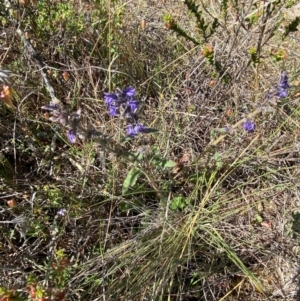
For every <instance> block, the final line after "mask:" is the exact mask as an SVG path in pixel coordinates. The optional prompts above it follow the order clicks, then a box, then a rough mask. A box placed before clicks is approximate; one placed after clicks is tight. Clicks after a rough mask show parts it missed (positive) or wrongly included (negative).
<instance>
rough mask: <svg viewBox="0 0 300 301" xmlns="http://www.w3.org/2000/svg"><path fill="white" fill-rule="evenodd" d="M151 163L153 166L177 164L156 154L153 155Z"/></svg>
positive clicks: (164, 166) (169, 166)
mask: <svg viewBox="0 0 300 301" xmlns="http://www.w3.org/2000/svg"><path fill="white" fill-rule="evenodd" d="M151 163H152V164H153V165H155V166H159V167H162V168H173V167H174V166H176V165H177V163H176V162H175V161H173V160H169V159H166V158H161V157H158V156H155V157H153V158H152V161H151Z"/></svg>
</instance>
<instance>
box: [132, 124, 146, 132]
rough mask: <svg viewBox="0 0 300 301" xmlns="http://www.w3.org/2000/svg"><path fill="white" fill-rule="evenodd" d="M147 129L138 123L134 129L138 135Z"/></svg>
mask: <svg viewBox="0 0 300 301" xmlns="http://www.w3.org/2000/svg"><path fill="white" fill-rule="evenodd" d="M145 129H146V127H145V126H144V125H142V124H141V123H137V124H136V126H135V127H134V130H135V132H136V133H142V132H143V131H144V130H145Z"/></svg>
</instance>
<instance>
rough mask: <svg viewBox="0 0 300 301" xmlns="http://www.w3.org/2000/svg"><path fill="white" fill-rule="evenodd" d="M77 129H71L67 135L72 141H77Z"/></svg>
mask: <svg viewBox="0 0 300 301" xmlns="http://www.w3.org/2000/svg"><path fill="white" fill-rule="evenodd" d="M76 134H77V133H76V131H75V130H74V129H71V130H69V131H68V133H67V136H68V139H69V141H70V142H71V143H75V142H76Z"/></svg>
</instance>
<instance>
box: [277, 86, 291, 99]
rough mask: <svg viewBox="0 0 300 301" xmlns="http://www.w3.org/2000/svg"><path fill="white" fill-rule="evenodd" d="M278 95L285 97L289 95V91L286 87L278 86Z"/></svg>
mask: <svg viewBox="0 0 300 301" xmlns="http://www.w3.org/2000/svg"><path fill="white" fill-rule="evenodd" d="M276 96H278V97H279V98H285V97H287V96H288V91H287V90H286V89H282V88H277V93H276Z"/></svg>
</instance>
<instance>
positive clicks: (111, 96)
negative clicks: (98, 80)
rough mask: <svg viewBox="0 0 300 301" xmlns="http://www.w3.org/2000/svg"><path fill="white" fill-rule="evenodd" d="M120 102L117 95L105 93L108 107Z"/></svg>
mask: <svg viewBox="0 0 300 301" xmlns="http://www.w3.org/2000/svg"><path fill="white" fill-rule="evenodd" d="M116 100H118V96H117V95H116V94H115V93H104V101H105V103H106V105H107V106H109V105H111V104H113V103H114V102H115V101H116Z"/></svg>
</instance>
